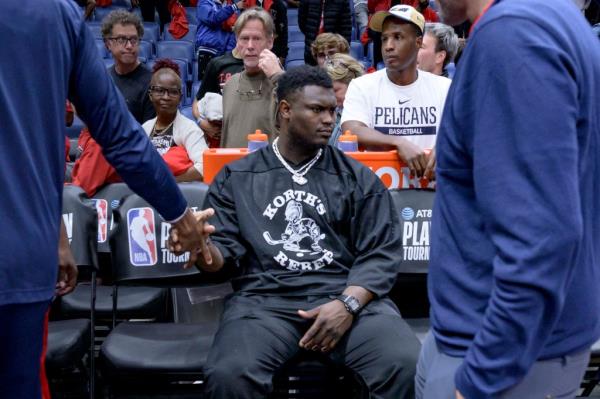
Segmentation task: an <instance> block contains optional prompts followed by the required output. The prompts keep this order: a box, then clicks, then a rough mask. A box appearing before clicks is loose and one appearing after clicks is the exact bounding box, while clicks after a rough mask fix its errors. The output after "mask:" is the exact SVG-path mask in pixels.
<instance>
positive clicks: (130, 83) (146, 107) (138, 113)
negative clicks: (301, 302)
mask: <svg viewBox="0 0 600 399" xmlns="http://www.w3.org/2000/svg"><path fill="white" fill-rule="evenodd" d="M108 71H109V73H110V76H111V77H112V79H113V81H114V82H115V84H116V85H117V88H118V89H119V91H120V92H121V94H122V95H123V97H124V98H125V102H127V108H128V109H129V112H131V114H132V115H133V117H134V118H135V120H137V121H138V123H140V124H142V123H144V122H146V121H147V120H149V119H152V118H154V117H155V116H156V112H155V111H154V107H153V106H152V102H151V101H150V97H149V96H148V87H149V86H150V79H152V72H151V71H150V70H149V69H148V68H146V67H145V66H144V65H143V64H141V63H140V65H138V67H137V68H135V69H134V70H133V71H132V72H130V73H127V74H125V75H119V74H117V72H116V71H115V66H114V65H113V66H111V67H110V68H108Z"/></svg>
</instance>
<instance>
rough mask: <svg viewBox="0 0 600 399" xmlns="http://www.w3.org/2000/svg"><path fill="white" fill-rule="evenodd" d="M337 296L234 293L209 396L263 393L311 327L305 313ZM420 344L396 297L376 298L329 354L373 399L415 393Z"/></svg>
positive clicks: (210, 368)
mask: <svg viewBox="0 0 600 399" xmlns="http://www.w3.org/2000/svg"><path fill="white" fill-rule="evenodd" d="M329 301H331V299H329V298H323V297H302V298H281V297H267V296H259V295H252V296H243V295H238V294H234V295H233V296H232V297H230V298H229V299H228V300H227V302H226V304H225V310H224V312H223V316H222V318H221V325H220V327H219V331H218V332H217V335H216V337H215V341H214V343H213V347H212V349H211V351H210V353H209V355H208V360H207V366H206V370H205V371H206V397H207V398H215V399H217V398H223V399H225V398H226V399H235V398H262V397H266V396H267V395H268V394H269V393H270V392H271V390H272V378H273V374H274V373H275V372H276V371H277V370H278V369H279V367H281V365H282V364H283V363H285V362H286V361H287V360H289V359H290V358H292V357H293V356H294V355H295V354H297V353H298V352H299V351H300V347H299V346H298V342H299V341H300V338H302V336H303V335H304V333H305V332H306V331H307V330H308V328H309V327H310V326H311V324H312V322H311V321H306V320H304V319H302V318H301V317H300V316H298V314H297V311H298V309H302V310H310V309H312V308H314V307H316V306H318V305H322V304H324V303H326V302H329ZM419 350H420V344H419V341H418V340H417V338H416V337H415V335H414V334H413V332H412V331H411V330H410V327H409V326H408V325H407V324H406V322H404V320H402V318H401V317H400V314H399V313H398V310H397V309H396V307H395V306H394V304H393V302H391V300H389V299H383V300H375V301H372V302H371V303H369V304H368V305H367V306H366V307H365V308H364V309H363V310H362V312H361V313H360V315H359V316H358V317H357V318H356V319H355V320H354V322H353V324H352V327H351V328H350V330H348V332H346V334H345V335H344V337H343V338H342V339H341V340H340V342H338V344H337V346H336V347H335V348H334V350H333V351H332V352H331V353H330V354H329V356H330V358H331V360H332V361H333V362H335V363H336V364H341V365H346V366H348V367H349V368H350V369H352V370H353V371H354V372H356V373H357V374H358V375H359V376H361V377H362V379H363V381H364V382H365V383H366V385H367V387H368V388H369V391H370V392H371V398H374V399H375V398H389V399H403V398H414V375H415V367H416V363H417V360H418V356H419Z"/></svg>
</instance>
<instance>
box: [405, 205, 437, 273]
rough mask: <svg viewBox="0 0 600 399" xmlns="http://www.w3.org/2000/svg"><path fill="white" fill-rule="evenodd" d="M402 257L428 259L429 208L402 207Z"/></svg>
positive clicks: (412, 259) (413, 259) (406, 258)
mask: <svg viewBox="0 0 600 399" xmlns="http://www.w3.org/2000/svg"><path fill="white" fill-rule="evenodd" d="M400 217H401V218H402V259H403V260H411V261H416V260H421V261H429V250H430V247H429V232H430V230H431V209H417V210H415V209H413V208H411V207H405V208H402V210H401V211H400Z"/></svg>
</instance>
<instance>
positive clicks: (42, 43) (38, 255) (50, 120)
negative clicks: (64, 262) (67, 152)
mask: <svg viewBox="0 0 600 399" xmlns="http://www.w3.org/2000/svg"><path fill="white" fill-rule="evenodd" d="M0 38H2V39H1V40H2V45H1V46H0V59H1V60H2V68H0V110H1V111H0V187H1V188H2V195H0V305H3V304H8V303H28V302H37V301H43V300H48V299H50V297H51V296H52V295H53V292H54V285H55V283H56V274H57V268H58V266H57V265H58V236H59V234H58V233H59V226H60V213H61V197H62V185H63V180H64V131H65V130H64V127H65V99H67V98H69V99H70V100H71V101H72V102H73V104H74V105H75V107H76V109H77V113H78V114H79V115H80V116H81V118H82V119H83V120H84V121H85V122H86V124H87V125H88V127H89V130H90V132H91V134H92V136H93V137H94V138H95V139H96V141H97V142H98V143H99V144H100V145H101V146H102V147H103V148H104V155H105V157H106V159H107V160H108V161H109V162H110V163H111V164H112V165H113V166H114V167H115V168H116V169H117V171H118V173H119V175H120V176H121V177H122V178H123V180H125V181H126V182H127V184H129V186H130V187H131V188H132V189H133V190H134V191H136V192H137V193H138V194H140V195H141V196H143V197H144V198H146V199H147V200H148V201H149V202H150V203H151V204H152V205H153V206H154V207H155V208H156V209H157V210H158V211H159V212H160V213H161V214H162V215H163V217H164V218H165V219H167V220H172V219H175V218H177V217H179V216H180V215H181V214H183V212H184V211H185V207H186V203H185V199H184V198H183V196H182V195H181V193H180V192H179V190H178V189H177V185H176V183H175V180H174V179H173V177H172V175H171V173H170V172H169V170H168V169H167V168H166V166H165V165H164V163H163V162H162V160H161V158H160V156H159V155H158V153H157V152H156V150H154V148H153V147H152V144H151V143H150V141H149V140H148V138H147V136H146V134H145V133H144V131H143V130H142V128H141V127H140V125H139V124H138V123H137V122H136V121H135V120H134V119H133V117H132V116H131V115H130V113H129V112H128V110H127V107H126V105H125V102H124V101H123V98H122V96H121V95H120V94H119V92H118V90H117V89H116V87H115V86H114V83H113V82H112V81H111V79H110V77H109V76H108V74H107V72H106V69H105V67H104V64H103V63H102V60H101V59H100V57H99V56H98V50H97V49H96V45H95V43H94V39H93V37H92V35H91V33H90V31H89V30H88V29H87V27H85V24H84V23H83V21H82V18H81V11H80V10H79V8H78V7H77V5H76V4H75V3H74V2H72V1H70V0H2V1H1V2H0Z"/></svg>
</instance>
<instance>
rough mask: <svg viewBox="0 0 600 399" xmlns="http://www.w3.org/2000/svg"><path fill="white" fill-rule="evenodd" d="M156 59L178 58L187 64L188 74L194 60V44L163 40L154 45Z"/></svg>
mask: <svg viewBox="0 0 600 399" xmlns="http://www.w3.org/2000/svg"><path fill="white" fill-rule="evenodd" d="M156 57H157V58H178V59H181V60H185V61H186V62H187V63H188V68H189V70H188V71H189V72H191V69H192V61H193V60H194V44H193V43H190V42H186V41H167V40H163V41H161V42H158V43H156Z"/></svg>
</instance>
